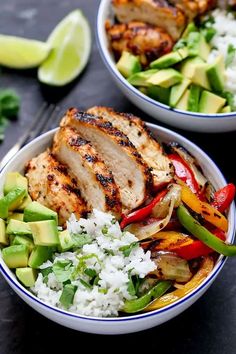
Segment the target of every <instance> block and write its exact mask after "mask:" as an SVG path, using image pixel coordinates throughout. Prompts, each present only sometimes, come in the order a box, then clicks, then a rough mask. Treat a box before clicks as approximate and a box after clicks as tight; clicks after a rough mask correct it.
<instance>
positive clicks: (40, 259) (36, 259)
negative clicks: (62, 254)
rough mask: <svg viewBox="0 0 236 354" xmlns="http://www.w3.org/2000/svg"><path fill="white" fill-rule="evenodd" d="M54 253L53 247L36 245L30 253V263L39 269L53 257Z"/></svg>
mask: <svg viewBox="0 0 236 354" xmlns="http://www.w3.org/2000/svg"><path fill="white" fill-rule="evenodd" d="M52 253H53V248H52V247H47V246H36V247H35V248H34V249H33V251H32V252H31V254H30V257H29V262H28V265H29V266H30V267H31V268H34V269H37V268H39V267H40V266H41V265H42V264H43V263H44V262H46V261H48V260H49V259H50V258H51V257H52Z"/></svg>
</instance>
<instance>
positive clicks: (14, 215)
mask: <svg viewBox="0 0 236 354" xmlns="http://www.w3.org/2000/svg"><path fill="white" fill-rule="evenodd" d="M12 219H13V220H18V221H23V220H24V214H23V213H9V215H8V218H7V222H9V221H10V220H12Z"/></svg>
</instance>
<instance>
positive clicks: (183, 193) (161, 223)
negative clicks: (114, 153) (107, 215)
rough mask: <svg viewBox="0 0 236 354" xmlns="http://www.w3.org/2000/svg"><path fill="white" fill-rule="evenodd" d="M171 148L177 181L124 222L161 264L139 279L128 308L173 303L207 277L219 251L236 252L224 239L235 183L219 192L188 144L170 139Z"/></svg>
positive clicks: (134, 310)
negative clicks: (139, 281)
mask: <svg viewBox="0 0 236 354" xmlns="http://www.w3.org/2000/svg"><path fill="white" fill-rule="evenodd" d="M167 149H168V157H169V159H170V160H171V162H172V164H173V167H174V171H175V174H174V178H173V181H171V183H169V184H168V185H165V186H163V187H162V188H161V189H160V190H159V191H158V192H157V194H156V195H154V196H153V199H152V200H150V201H149V203H148V204H147V205H145V206H143V207H141V208H139V209H137V210H135V211H133V212H131V213H130V214H128V215H123V217H122V220H121V222H120V227H121V229H122V230H124V231H129V232H131V233H133V234H134V235H135V236H136V237H137V238H138V239H139V243H140V245H141V246H142V247H143V249H144V250H145V251H147V250H150V252H151V257H152V260H153V261H154V262H155V263H156V265H157V268H156V270H155V271H153V272H151V273H149V274H148V276H146V277H145V280H144V281H143V282H142V283H141V284H139V287H138V290H137V296H138V298H137V299H134V300H130V301H126V303H125V307H124V312H125V313H137V312H140V311H151V310H156V309H159V308H162V307H164V306H167V305H170V304H172V303H173V302H175V301H177V300H179V299H180V298H182V297H183V296H185V295H186V294H188V293H189V292H191V291H192V290H193V289H194V288H196V287H197V286H198V285H199V284H200V283H201V282H202V281H203V280H204V279H205V278H206V277H207V275H208V274H209V273H210V272H211V271H212V269H213V267H214V264H215V262H216V260H217V257H218V255H220V254H222V255H225V256H235V255H236V246H235V245H233V244H229V243H227V242H226V241H225V240H226V233H227V230H228V221H227V218H226V213H227V210H228V208H229V207H230V205H231V203H232V202H233V200H234V197H235V186H234V184H232V183H229V184H227V185H226V186H224V187H223V188H221V189H219V190H217V191H215V190H214V188H213V186H212V185H211V184H210V182H209V181H207V179H206V178H205V176H204V175H203V174H202V172H201V169H200V167H199V166H198V164H197V163H196V161H195V159H194V158H193V157H192V156H191V155H190V154H189V153H188V152H187V151H186V150H185V149H184V148H182V147H181V146H179V145H177V144H169V145H168V147H167Z"/></svg>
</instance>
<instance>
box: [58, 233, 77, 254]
mask: <svg viewBox="0 0 236 354" xmlns="http://www.w3.org/2000/svg"><path fill="white" fill-rule="evenodd" d="M73 247H74V241H73V238H72V237H71V235H70V233H69V231H68V230H64V231H62V232H59V246H58V249H59V251H60V252H65V251H68V250H69V249H71V248H73Z"/></svg>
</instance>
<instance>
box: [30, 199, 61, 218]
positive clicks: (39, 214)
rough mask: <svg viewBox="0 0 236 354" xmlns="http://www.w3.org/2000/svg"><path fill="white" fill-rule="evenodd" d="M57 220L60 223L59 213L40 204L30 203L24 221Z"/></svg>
mask: <svg viewBox="0 0 236 354" xmlns="http://www.w3.org/2000/svg"><path fill="white" fill-rule="evenodd" d="M41 220H55V221H56V223H58V217H57V213H56V212H55V211H53V210H51V209H49V208H47V207H45V206H44V205H42V204H40V203H38V202H32V203H30V204H29V205H28V206H27V207H26V208H25V210H24V221H26V222H27V221H41Z"/></svg>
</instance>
